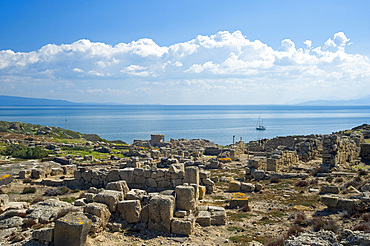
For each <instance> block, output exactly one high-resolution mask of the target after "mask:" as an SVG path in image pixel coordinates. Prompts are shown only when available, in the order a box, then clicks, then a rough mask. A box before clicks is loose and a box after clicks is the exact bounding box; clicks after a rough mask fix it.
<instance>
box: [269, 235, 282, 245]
mask: <svg viewBox="0 0 370 246" xmlns="http://www.w3.org/2000/svg"><path fill="white" fill-rule="evenodd" d="M284 241H285V238H284V237H282V238H278V239H275V240H273V241H271V242H268V243H267V244H266V246H284Z"/></svg>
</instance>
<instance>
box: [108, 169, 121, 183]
mask: <svg viewBox="0 0 370 246" xmlns="http://www.w3.org/2000/svg"><path fill="white" fill-rule="evenodd" d="M120 179H121V178H120V170H118V169H113V170H110V171H109V173H108V174H107V182H115V181H118V180H120Z"/></svg>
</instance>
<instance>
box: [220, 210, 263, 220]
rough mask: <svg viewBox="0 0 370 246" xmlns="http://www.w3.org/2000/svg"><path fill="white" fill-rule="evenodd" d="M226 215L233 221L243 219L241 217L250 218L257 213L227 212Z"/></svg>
mask: <svg viewBox="0 0 370 246" xmlns="http://www.w3.org/2000/svg"><path fill="white" fill-rule="evenodd" d="M227 216H228V217H229V219H231V220H234V221H243V219H250V218H252V217H255V216H257V215H255V214H251V213H248V212H237V213H233V212H227Z"/></svg>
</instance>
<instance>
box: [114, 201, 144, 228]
mask: <svg viewBox="0 0 370 246" xmlns="http://www.w3.org/2000/svg"><path fill="white" fill-rule="evenodd" d="M117 211H118V212H119V213H120V215H121V218H122V219H124V220H125V221H126V222H127V223H137V222H139V221H140V213H141V204H140V201H138V200H128V201H120V202H119V203H118V205H117Z"/></svg>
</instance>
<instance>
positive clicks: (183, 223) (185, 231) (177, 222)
mask: <svg viewBox="0 0 370 246" xmlns="http://www.w3.org/2000/svg"><path fill="white" fill-rule="evenodd" d="M194 226H195V220H194V217H191V218H176V219H174V220H172V222H171V233H174V234H178V235H190V234H192V233H193V232H194Z"/></svg>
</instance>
